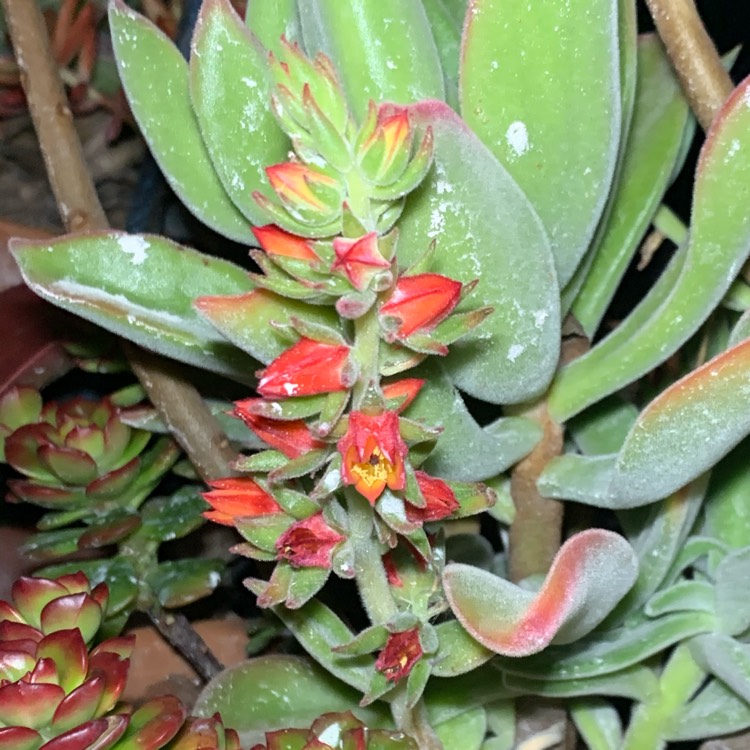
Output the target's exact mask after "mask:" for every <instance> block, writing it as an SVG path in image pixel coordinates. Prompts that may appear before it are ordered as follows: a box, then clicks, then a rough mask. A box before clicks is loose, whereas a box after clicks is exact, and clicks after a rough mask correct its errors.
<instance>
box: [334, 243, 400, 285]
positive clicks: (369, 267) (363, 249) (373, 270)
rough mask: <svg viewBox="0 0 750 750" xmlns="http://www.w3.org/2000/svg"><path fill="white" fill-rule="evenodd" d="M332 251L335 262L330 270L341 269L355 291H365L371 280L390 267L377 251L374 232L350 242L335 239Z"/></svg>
mask: <svg viewBox="0 0 750 750" xmlns="http://www.w3.org/2000/svg"><path fill="white" fill-rule="evenodd" d="M333 251H334V252H335V253H336V260H335V261H334V262H333V265H332V266H331V270H333V271H336V270H339V269H341V270H342V271H343V272H344V274H345V275H346V277H347V278H348V279H349V281H350V282H351V284H352V286H353V287H354V288H355V289H358V290H360V291H362V290H363V289H367V287H368V286H369V284H370V281H371V280H372V278H373V277H374V276H375V275H376V274H378V273H382V272H383V270H384V269H388V268H390V267H391V264H390V262H389V261H387V260H386V259H385V258H384V257H383V256H382V254H381V253H380V250H379V249H378V235H377V233H376V232H370V233H369V234H366V235H364V237H360V238H359V239H356V240H352V239H348V238H346V237H336V239H335V240H334V241H333Z"/></svg>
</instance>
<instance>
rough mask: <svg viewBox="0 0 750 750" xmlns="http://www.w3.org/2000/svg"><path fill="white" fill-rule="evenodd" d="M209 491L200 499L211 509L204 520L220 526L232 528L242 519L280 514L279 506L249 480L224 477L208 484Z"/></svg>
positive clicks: (246, 478)
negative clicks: (236, 520)
mask: <svg viewBox="0 0 750 750" xmlns="http://www.w3.org/2000/svg"><path fill="white" fill-rule="evenodd" d="M209 487H211V491H210V492H204V493H203V499H204V500H205V501H206V502H207V503H208V504H209V505H210V506H211V507H212V508H213V510H208V511H206V512H205V513H204V514H203V517H204V518H207V519H208V520H209V521H214V522H215V523H220V524H223V525H224V526H233V525H234V522H235V519H237V518H242V517H244V516H266V515H269V514H271V513H281V512H282V510H281V506H280V505H279V504H278V503H277V502H276V501H275V500H274V499H273V497H272V496H271V495H269V494H268V492H266V491H265V490H264V489H263V488H262V487H260V486H259V485H258V484H256V483H255V482H254V481H253V480H252V479H250V478H249V477H228V478H226V479H217V480H215V481H213V482H209Z"/></svg>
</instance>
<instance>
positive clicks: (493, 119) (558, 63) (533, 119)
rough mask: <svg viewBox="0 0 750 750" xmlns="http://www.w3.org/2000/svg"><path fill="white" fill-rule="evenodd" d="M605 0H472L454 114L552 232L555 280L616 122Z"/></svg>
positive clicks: (603, 178)
mask: <svg viewBox="0 0 750 750" xmlns="http://www.w3.org/2000/svg"><path fill="white" fill-rule="evenodd" d="M618 47H619V43H618V8H617V3H615V2H612V0H545V1H544V2H533V3H529V2H528V1H527V0H473V1H472V2H471V3H470V7H469V11H468V17H467V24H466V26H465V28H464V37H463V46H462V63H461V72H460V99H461V114H462V115H463V117H464V119H465V120H466V122H467V123H468V124H469V125H470V126H471V128H472V129H473V130H474V132H475V133H477V135H478V136H479V137H480V138H481V139H482V141H483V142H484V143H485V144H486V145H487V146H488V147H489V149H490V150H491V151H492V153H493V154H494V155H495V156H496V157H497V158H498V160H499V161H500V162H501V163H502V164H503V165H504V166H505V167H506V168H507V169H508V171H509V172H510V174H511V175H512V176H513V177H514V179H515V180H516V181H517V182H518V184H519V185H520V186H521V188H522V190H523V191H524V193H525V194H526V195H527V196H528V198H529V200H530V201H531V202H532V204H533V205H534V207H535V208H536V210H537V211H538V212H539V216H540V217H541V219H542V221H543V222H544V225H545V226H546V227H547V230H548V231H549V234H550V239H551V242H552V249H553V253H554V255H555V261H556V265H557V271H558V276H559V279H560V284H561V286H564V285H565V284H566V283H567V282H568V281H569V280H570V278H571V277H572V275H573V273H574V271H575V269H576V267H577V266H578V263H579V262H580V261H581V258H582V257H583V255H584V253H585V252H586V248H587V247H588V244H589V242H590V240H591V237H592V236H593V233H594V230H595V228H596V225H597V223H598V221H599V217H600V215H601V212H602V209H603V208H604V204H605V201H606V199H607V195H608V193H609V188H610V182H611V180H612V175H613V173H614V169H615V164H616V161H617V153H618V147H619V139H620V127H621V114H620V112H621V102H620V59H619V50H618Z"/></svg>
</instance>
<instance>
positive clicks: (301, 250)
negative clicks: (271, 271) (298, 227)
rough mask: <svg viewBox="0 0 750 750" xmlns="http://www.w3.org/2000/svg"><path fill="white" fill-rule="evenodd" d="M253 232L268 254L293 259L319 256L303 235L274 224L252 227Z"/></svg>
mask: <svg viewBox="0 0 750 750" xmlns="http://www.w3.org/2000/svg"><path fill="white" fill-rule="evenodd" d="M252 230H253V234H254V235H255V239H256V240H258V242H259V244H260V246H261V247H262V248H263V249H264V250H265V251H266V253H268V255H270V256H274V255H279V256H282V257H284V258H294V259H295V260H309V261H318V260H320V258H318V256H317V255H316V254H315V251H314V250H313V249H312V247H311V246H310V242H309V241H308V240H306V239H305V238H304V237H297V235H294V234H290V233H289V232H285V231H284V230H283V229H280V228H279V227H277V226H276V225H275V224H266V225H265V226H263V227H253V228H252Z"/></svg>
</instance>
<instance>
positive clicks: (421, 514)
mask: <svg viewBox="0 0 750 750" xmlns="http://www.w3.org/2000/svg"><path fill="white" fill-rule="evenodd" d="M414 474H415V476H416V478H417V484H418V485H419V489H420V490H421V491H422V494H423V495H424V499H425V506H424V508H417V507H416V506H414V505H411V504H410V503H406V517H407V518H408V519H409V520H410V521H420V522H422V523H424V522H425V521H440V520H441V519H443V518H447V517H448V516H450V515H451V514H452V513H454V512H455V511H456V510H458V508H459V503H458V500H457V499H456V495H455V493H454V492H453V490H452V489H451V488H450V487H449V486H448V485H447V484H446V483H445V482H444V481H443V480H442V479H438V478H437V477H431V476H430V475H429V474H426V473H425V472H423V471H415V472H414Z"/></svg>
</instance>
